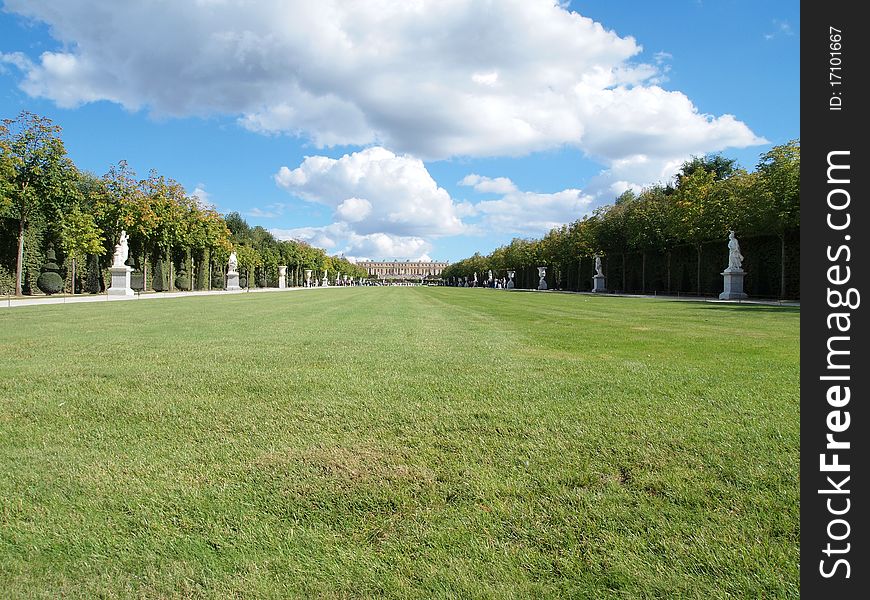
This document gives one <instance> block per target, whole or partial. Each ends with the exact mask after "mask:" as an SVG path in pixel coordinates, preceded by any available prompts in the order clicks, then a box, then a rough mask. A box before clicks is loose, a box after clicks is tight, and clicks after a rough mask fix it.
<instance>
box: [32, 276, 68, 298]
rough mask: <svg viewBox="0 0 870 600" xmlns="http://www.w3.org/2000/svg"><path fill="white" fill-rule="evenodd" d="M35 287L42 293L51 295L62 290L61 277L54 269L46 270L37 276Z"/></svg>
mask: <svg viewBox="0 0 870 600" xmlns="http://www.w3.org/2000/svg"><path fill="white" fill-rule="evenodd" d="M36 287H38V288H39V290H40V291H41V292H42V293H43V294H47V295H49V296H51V295H52V294H57V293H58V292H60V291H61V290H63V278H62V277H61V276H60V275H58V274H57V273H55V272H54V271H46V272H45V273H42V274H41V275H40V276H39V278H37V280H36Z"/></svg>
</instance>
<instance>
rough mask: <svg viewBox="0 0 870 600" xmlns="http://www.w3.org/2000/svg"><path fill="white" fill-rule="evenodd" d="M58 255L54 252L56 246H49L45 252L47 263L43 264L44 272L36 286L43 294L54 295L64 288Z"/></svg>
mask: <svg viewBox="0 0 870 600" xmlns="http://www.w3.org/2000/svg"><path fill="white" fill-rule="evenodd" d="M55 261H57V257H56V256H55V254H54V247H53V246H49V247H48V251H47V252H46V253H45V264H43V265H42V274H41V275H40V276H39V277H38V278H37V280H36V287H38V288H39V291H41V292H42V293H43V294H47V295H49V296H50V295H52V294H56V293H58V292H60V291H62V290H63V277H61V276H60V274H59V273H58V271H60V267H59V266H57V262H55Z"/></svg>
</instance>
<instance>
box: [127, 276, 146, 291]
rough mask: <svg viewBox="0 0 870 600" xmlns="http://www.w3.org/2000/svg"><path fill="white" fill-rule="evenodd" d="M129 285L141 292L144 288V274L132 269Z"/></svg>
mask: <svg viewBox="0 0 870 600" xmlns="http://www.w3.org/2000/svg"><path fill="white" fill-rule="evenodd" d="M130 287H131V288H133V289H134V290H136V291H137V292H141V291H142V290H143V289H145V275H144V274H143V273H142V271H133V272H132V273H130Z"/></svg>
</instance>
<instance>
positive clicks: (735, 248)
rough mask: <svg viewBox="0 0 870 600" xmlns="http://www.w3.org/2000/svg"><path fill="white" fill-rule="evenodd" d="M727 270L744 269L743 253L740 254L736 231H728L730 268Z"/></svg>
mask: <svg viewBox="0 0 870 600" xmlns="http://www.w3.org/2000/svg"><path fill="white" fill-rule="evenodd" d="M725 270H726V271H742V270H743V255H742V254H740V243H739V242H738V241H737V238H736V237H734V232H733V231H731V232H729V233H728V268H727V269H725Z"/></svg>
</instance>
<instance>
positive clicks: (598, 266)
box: [595, 254, 604, 277]
mask: <svg viewBox="0 0 870 600" xmlns="http://www.w3.org/2000/svg"><path fill="white" fill-rule="evenodd" d="M595 274H596V275H601V276H602V277H603V276H604V273H602V272H601V257H600V256H598V255H597V254H596V255H595Z"/></svg>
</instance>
